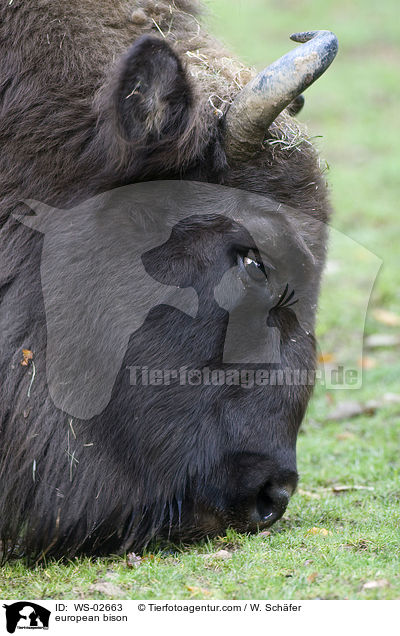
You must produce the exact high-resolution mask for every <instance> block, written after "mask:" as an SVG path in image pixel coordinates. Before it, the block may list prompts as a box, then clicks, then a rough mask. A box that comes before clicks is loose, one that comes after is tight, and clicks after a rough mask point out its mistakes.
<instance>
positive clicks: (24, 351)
mask: <svg viewBox="0 0 400 636" xmlns="http://www.w3.org/2000/svg"><path fill="white" fill-rule="evenodd" d="M22 355H23V360H21V365H22V366H23V367H27V366H28V364H29V360H32V358H33V352H32V351H31V350H30V349H22Z"/></svg>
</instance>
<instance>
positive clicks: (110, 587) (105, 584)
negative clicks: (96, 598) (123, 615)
mask: <svg viewBox="0 0 400 636" xmlns="http://www.w3.org/2000/svg"><path fill="white" fill-rule="evenodd" d="M93 593H97V594H104V595H105V596H106V597H107V598H116V599H119V598H123V597H124V596H125V594H126V591H125V590H123V589H122V587H119V585H114V583H110V581H98V582H97V583H95V584H94V585H91V586H90V587H89V594H93Z"/></svg>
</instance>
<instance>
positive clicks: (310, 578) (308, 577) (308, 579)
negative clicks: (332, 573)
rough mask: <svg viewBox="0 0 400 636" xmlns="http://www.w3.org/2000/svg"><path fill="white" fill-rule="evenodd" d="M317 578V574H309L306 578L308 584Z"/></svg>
mask: <svg viewBox="0 0 400 636" xmlns="http://www.w3.org/2000/svg"><path fill="white" fill-rule="evenodd" d="M317 576H318V572H311V574H309V575H308V576H307V581H308V583H314V581H315V579H316V578H317Z"/></svg>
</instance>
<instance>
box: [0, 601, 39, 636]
mask: <svg viewBox="0 0 400 636" xmlns="http://www.w3.org/2000/svg"><path fill="white" fill-rule="evenodd" d="M3 607H4V608H5V610H6V621H7V631H8V633H9V634H14V632H15V630H16V629H49V619H50V614H51V612H50V610H48V609H46V608H45V607H42V606H41V605H37V604H36V603H31V602H30V601H18V602H17V603H12V604H11V605H3Z"/></svg>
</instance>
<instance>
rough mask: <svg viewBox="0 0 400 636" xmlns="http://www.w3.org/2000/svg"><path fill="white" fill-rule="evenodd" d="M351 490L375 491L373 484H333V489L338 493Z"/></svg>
mask: <svg viewBox="0 0 400 636" xmlns="http://www.w3.org/2000/svg"><path fill="white" fill-rule="evenodd" d="M349 490H371V491H373V490H374V488H373V486H332V491H333V492H336V493H340V492H347V491H349Z"/></svg>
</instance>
